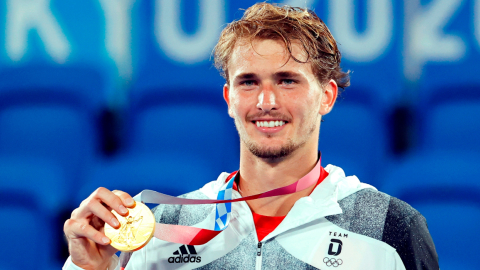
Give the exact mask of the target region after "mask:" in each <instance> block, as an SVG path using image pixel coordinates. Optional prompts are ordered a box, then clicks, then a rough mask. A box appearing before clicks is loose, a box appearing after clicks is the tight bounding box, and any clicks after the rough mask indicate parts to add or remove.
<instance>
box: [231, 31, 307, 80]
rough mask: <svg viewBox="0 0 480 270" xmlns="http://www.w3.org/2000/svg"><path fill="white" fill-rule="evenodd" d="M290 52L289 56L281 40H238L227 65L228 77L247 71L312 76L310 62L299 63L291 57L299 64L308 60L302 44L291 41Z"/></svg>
mask: <svg viewBox="0 0 480 270" xmlns="http://www.w3.org/2000/svg"><path fill="white" fill-rule="evenodd" d="M291 51H292V54H291V55H290V53H289V52H288V50H287V48H286V46H285V43H284V42H283V40H274V39H255V40H253V41H252V42H250V41H247V40H239V41H237V43H236V44H235V48H234V50H233V53H232V55H231V58H230V61H229V63H228V72H229V76H230V77H232V76H235V74H238V73H243V72H247V71H248V72H255V71H266V70H271V71H273V70H277V71H279V70H296V71H303V72H306V73H310V74H311V75H312V76H313V73H312V69H311V64H310V62H307V63H299V62H297V61H295V60H294V59H293V58H292V57H291V56H293V57H295V58H296V59H298V60H299V61H301V62H305V61H306V60H307V59H308V58H307V54H306V52H305V50H304V49H303V46H302V44H301V43H300V42H299V41H295V40H294V41H292V43H291ZM303 72H302V73H303Z"/></svg>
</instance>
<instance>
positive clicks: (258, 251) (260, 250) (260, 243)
mask: <svg viewBox="0 0 480 270" xmlns="http://www.w3.org/2000/svg"><path fill="white" fill-rule="evenodd" d="M261 255H262V242H258V246H257V256H261Z"/></svg>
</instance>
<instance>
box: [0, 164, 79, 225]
mask: <svg viewBox="0 0 480 270" xmlns="http://www.w3.org/2000/svg"><path fill="white" fill-rule="evenodd" d="M0 179H1V181H0V190H2V191H3V192H5V193H6V196H7V197H6V199H7V200H10V199H12V198H11V196H10V195H8V194H9V193H10V192H12V194H18V193H22V194H24V195H25V196H28V197H30V198H31V199H32V200H34V201H36V202H37V203H38V208H39V209H41V210H42V211H43V212H44V215H46V216H49V217H52V215H54V214H55V213H56V210H58V209H59V208H62V207H64V206H63V205H62V204H64V203H65V202H67V201H68V198H69V197H70V194H69V193H68V192H66V191H67V190H69V186H70V185H71V181H69V179H68V178H67V177H66V175H65V174H64V173H63V170H62V169H61V168H59V167H58V166H54V164H52V163H49V162H45V161H43V160H41V159H29V158H25V157H23V158H14V157H11V156H7V157H5V156H1V157H0Z"/></svg>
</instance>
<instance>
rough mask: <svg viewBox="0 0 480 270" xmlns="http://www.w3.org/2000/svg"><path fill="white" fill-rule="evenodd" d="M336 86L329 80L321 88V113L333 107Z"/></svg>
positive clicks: (335, 97)
mask: <svg viewBox="0 0 480 270" xmlns="http://www.w3.org/2000/svg"><path fill="white" fill-rule="evenodd" d="M337 94H338V86H337V83H336V82H335V81H334V80H330V81H329V82H328V83H327V85H325V86H324V88H323V93H322V102H321V104H320V111H319V113H320V114H321V115H325V114H327V113H329V112H330V111H331V110H332V109H333V105H334V104H335V100H337Z"/></svg>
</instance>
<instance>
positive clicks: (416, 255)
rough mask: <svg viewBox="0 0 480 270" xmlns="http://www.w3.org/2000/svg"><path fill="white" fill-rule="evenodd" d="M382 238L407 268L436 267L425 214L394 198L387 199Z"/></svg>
mask: <svg viewBox="0 0 480 270" xmlns="http://www.w3.org/2000/svg"><path fill="white" fill-rule="evenodd" d="M382 241H384V242H385V243H387V244H389V245H390V246H392V247H394V248H395V249H396V250H397V253H398V254H399V255H400V258H401V259H402V261H403V264H404V265H405V268H406V269H407V270H424V269H425V270H438V269H440V268H439V265H438V255H437V251H436V250H435V245H434V244H433V240H432V237H431V236H430V232H429V231H428V226H427V222H426V220H425V217H423V216H422V214H420V213H419V212H418V211H416V210H414V209H413V208H412V207H411V206H410V205H408V204H407V203H405V202H403V201H401V200H398V199H396V198H392V200H391V201H390V205H389V209H388V212H387V217H386V220H385V228H384V234H383V239H382Z"/></svg>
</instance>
